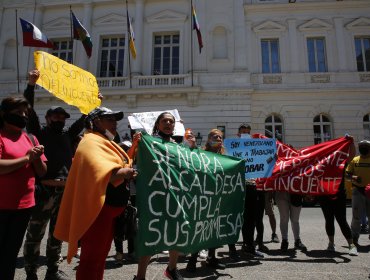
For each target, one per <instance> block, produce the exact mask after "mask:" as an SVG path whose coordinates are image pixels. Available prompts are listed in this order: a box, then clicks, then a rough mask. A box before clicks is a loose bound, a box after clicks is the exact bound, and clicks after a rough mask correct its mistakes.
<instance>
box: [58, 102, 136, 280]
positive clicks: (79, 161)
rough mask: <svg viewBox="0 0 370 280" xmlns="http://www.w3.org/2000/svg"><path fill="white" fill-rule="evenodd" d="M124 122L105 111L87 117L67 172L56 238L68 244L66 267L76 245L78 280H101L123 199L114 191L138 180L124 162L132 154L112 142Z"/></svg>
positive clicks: (99, 110)
mask: <svg viewBox="0 0 370 280" xmlns="http://www.w3.org/2000/svg"><path fill="white" fill-rule="evenodd" d="M122 118H123V113H122V112H114V111H112V110H110V109H108V108H105V107H99V108H96V109H94V110H93V111H91V112H90V113H89V114H88V116H87V118H86V128H87V132H86V133H85V134H84V137H83V138H82V140H81V142H80V144H79V146H78V148H77V151H76V154H75V157H74V158H73V163H72V166H71V169H70V172H69V176H68V180H67V183H66V187H65V191H64V195H63V198H62V202H61V205H60V210H59V214H58V219H57V223H56V226H55V231H54V236H55V237H56V238H58V239H60V240H63V241H66V242H68V254H67V261H68V263H70V262H71V260H72V258H73V256H74V255H75V254H76V252H77V247H78V242H79V241H80V243H81V256H80V264H79V266H78V268H77V272H76V279H77V280H90V279H96V280H103V275H104V268H105V259H106V257H107V255H108V252H109V250H110V247H111V244H112V240H113V231H114V221H115V218H116V217H118V216H119V215H120V214H121V213H122V212H123V210H124V208H125V201H124V198H123V197H122V198H121V194H119V193H117V192H115V191H112V190H113V189H116V188H117V187H118V186H119V185H121V184H122V183H127V182H128V181H129V180H130V179H133V178H135V177H136V175H137V172H136V171H135V170H134V169H133V168H132V160H131V159H130V157H129V156H128V154H130V151H129V152H128V153H126V152H124V151H123V149H122V148H121V147H120V146H119V145H118V144H117V143H115V142H114V141H113V140H114V137H115V136H116V135H117V121H119V120H121V119H122ZM137 140H138V139H136V140H135V138H134V143H133V145H132V147H131V149H133V150H134V149H136V148H137V145H138V142H137ZM91 151H93V152H91ZM131 151H132V150H131ZM123 195H124V194H123V193H122V196H123ZM86 198H88V199H86Z"/></svg>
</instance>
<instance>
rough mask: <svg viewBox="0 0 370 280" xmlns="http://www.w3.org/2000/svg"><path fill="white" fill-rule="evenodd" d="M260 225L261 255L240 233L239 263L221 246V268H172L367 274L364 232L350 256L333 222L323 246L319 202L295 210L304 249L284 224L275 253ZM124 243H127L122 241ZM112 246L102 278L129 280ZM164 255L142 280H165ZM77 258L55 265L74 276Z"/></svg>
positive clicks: (217, 274) (204, 272) (20, 271)
mask: <svg viewBox="0 0 370 280" xmlns="http://www.w3.org/2000/svg"><path fill="white" fill-rule="evenodd" d="M275 210H276V211H275V213H276V215H277V216H276V217H277V223H278V229H277V233H278V235H279V238H280V239H281V236H280V234H279V232H280V230H279V216H278V211H277V208H276V207H275ZM347 221H349V222H350V221H351V208H347ZM264 225H265V236H264V241H265V245H266V246H267V247H268V248H269V249H270V251H269V252H268V253H267V254H265V257H264V258H263V259H259V260H256V259H251V258H249V257H248V256H247V255H245V254H243V253H242V252H241V238H240V240H239V243H238V244H237V250H238V252H239V253H240V255H241V258H240V261H239V262H232V261H231V260H230V259H229V257H228V249H227V246H225V247H223V248H221V249H218V250H217V252H218V257H220V258H221V260H222V261H223V262H224V263H226V265H227V267H226V269H225V270H218V271H215V270H211V269H209V268H207V267H205V266H204V263H202V262H198V264H197V272H196V273H195V274H189V273H187V272H186V271H185V267H186V260H185V258H180V260H179V264H178V268H179V270H180V272H181V274H182V275H183V277H184V278H185V279H207V280H213V279H253V280H259V279H274V280H279V279H281V280H289V279H292V280H293V279H294V280H295V279H300V280H306V279H318V280H326V279H328V280H329V279H330V280H334V279H351V280H357V279H358V280H361V279H370V277H369V274H370V240H369V234H363V235H361V237H360V240H359V243H360V245H362V246H361V247H360V248H359V256H357V257H353V256H349V255H348V248H347V242H346V240H345V239H344V237H343V235H342V234H341V232H340V229H339V226H338V225H337V224H336V237H335V244H336V252H334V253H330V252H327V251H326V247H327V243H328V240H327V236H326V233H325V226H324V218H323V215H322V212H321V209H320V208H319V207H313V208H303V209H302V212H301V218H300V225H301V239H302V241H303V243H304V244H305V245H306V246H307V247H308V251H307V252H305V253H303V252H300V251H294V250H293V246H294V240H293V233H292V232H291V229H290V226H289V250H288V252H287V253H284V254H283V253H280V251H279V248H280V244H276V243H271V242H270V239H271V228H270V225H269V222H268V217H267V216H265V217H264ZM45 245H46V237H45V238H44V240H43V243H42V246H41V256H40V265H41V266H40V269H39V271H38V275H39V279H44V277H45V273H46V265H45V264H46V258H45ZM124 248H125V249H126V248H127V244H126V242H125V243H124ZM66 249H67V244H66V243H64V244H63V252H62V253H63V257H64V258H65V256H66ZM114 254H115V250H114V244H112V249H111V251H110V253H109V256H108V258H107V262H106V270H105V273H104V279H105V280H120V279H122V280H126V279H127V280H128V279H130V280H132V279H133V276H134V274H135V273H136V268H137V265H136V264H135V263H129V262H126V263H124V265H122V266H117V265H116V264H115V261H114V258H113V256H114ZM167 261H168V258H167V255H166V254H159V255H155V256H153V258H152V262H151V264H150V265H149V267H148V271H147V277H146V279H153V280H154V279H156V280H157V279H166V278H165V277H164V276H163V272H164V270H165V268H166V265H167ZM77 266H78V259H73V261H72V263H71V264H67V262H66V260H64V261H63V262H62V264H61V265H60V269H61V270H63V271H64V272H66V273H67V274H68V275H69V276H70V277H71V279H75V275H76V268H77ZM15 279H16V280H24V279H26V274H25V271H24V265H23V248H22V249H21V251H20V253H19V257H18V265H17V270H16V275H15Z"/></svg>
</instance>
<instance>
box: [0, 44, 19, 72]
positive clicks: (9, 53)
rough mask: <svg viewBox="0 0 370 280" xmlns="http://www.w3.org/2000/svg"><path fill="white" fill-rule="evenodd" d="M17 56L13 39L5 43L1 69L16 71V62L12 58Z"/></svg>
mask: <svg viewBox="0 0 370 280" xmlns="http://www.w3.org/2000/svg"><path fill="white" fill-rule="evenodd" d="M16 56H17V49H16V42H15V40H13V39H10V40H8V41H7V42H6V43H5V49H4V57H3V65H2V68H3V69H13V70H16V67H17V66H16V62H15V61H14V58H15V57H16Z"/></svg>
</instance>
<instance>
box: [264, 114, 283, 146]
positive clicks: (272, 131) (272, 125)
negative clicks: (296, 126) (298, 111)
mask: <svg viewBox="0 0 370 280" xmlns="http://www.w3.org/2000/svg"><path fill="white" fill-rule="evenodd" d="M265 136H267V137H270V138H276V139H278V140H280V141H283V122H282V121H281V119H280V117H278V116H276V115H270V116H268V117H267V118H266V120H265Z"/></svg>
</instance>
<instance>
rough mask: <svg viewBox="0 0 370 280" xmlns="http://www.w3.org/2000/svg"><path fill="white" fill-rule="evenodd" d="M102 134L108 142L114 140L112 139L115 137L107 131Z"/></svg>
mask: <svg viewBox="0 0 370 280" xmlns="http://www.w3.org/2000/svg"><path fill="white" fill-rule="evenodd" d="M104 134H105V136H106V137H107V138H108V140H109V141H113V140H114V137H115V136H114V135H113V134H112V132H110V131H109V130H108V129H106V130H105V133H104Z"/></svg>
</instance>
